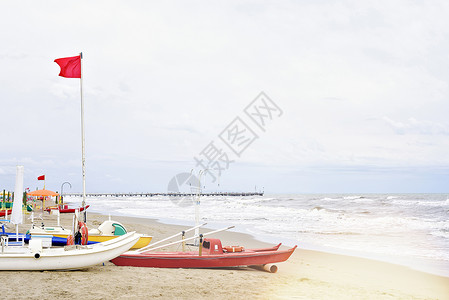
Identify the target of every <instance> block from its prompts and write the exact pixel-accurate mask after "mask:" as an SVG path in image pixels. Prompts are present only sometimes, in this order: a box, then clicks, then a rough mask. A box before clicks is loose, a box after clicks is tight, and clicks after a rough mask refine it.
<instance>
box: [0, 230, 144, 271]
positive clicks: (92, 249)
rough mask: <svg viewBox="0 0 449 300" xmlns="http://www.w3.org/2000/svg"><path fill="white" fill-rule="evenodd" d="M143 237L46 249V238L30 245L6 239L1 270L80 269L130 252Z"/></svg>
mask: <svg viewBox="0 0 449 300" xmlns="http://www.w3.org/2000/svg"><path fill="white" fill-rule="evenodd" d="M139 238H140V235H139V234H137V233H135V232H134V231H133V232H129V233H127V234H125V235H122V236H120V237H118V238H115V239H112V240H109V241H106V242H103V243H98V244H93V245H85V246H80V245H72V246H65V247H61V248H45V247H43V245H42V239H39V238H37V239H31V240H30V243H29V245H28V246H20V245H19V246H11V245H8V242H7V241H6V239H5V238H3V239H2V252H1V253H0V270H3V271H6V270H10V271H35V270H36V271H37V270H39V271H43V270H77V269H83V268H87V267H90V266H94V265H97V264H100V263H103V262H106V261H109V260H111V259H113V258H115V257H117V256H119V255H121V254H122V253H124V252H126V251H128V250H129V249H130V248H131V247H132V246H133V245H134V244H135V243H136V242H137V240H138V239H139Z"/></svg>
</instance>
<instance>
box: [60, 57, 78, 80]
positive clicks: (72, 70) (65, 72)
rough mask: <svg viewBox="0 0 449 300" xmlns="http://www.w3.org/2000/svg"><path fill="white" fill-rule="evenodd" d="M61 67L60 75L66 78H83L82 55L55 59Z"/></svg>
mask: <svg viewBox="0 0 449 300" xmlns="http://www.w3.org/2000/svg"><path fill="white" fill-rule="evenodd" d="M55 63H57V64H58V65H59V67H61V72H60V73H59V76H62V77H65V78H81V55H78V56H73V57H64V58H57V59H55Z"/></svg>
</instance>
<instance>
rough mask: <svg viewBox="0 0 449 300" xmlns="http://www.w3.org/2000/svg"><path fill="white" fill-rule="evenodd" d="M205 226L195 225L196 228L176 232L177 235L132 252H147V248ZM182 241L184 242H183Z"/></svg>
mask: <svg viewBox="0 0 449 300" xmlns="http://www.w3.org/2000/svg"><path fill="white" fill-rule="evenodd" d="M206 224H207V223H203V224H200V225H197V226H195V227H192V228H189V229H186V230H183V231H181V232H178V233H177V234H174V235H172V236H169V237H168V238H165V239H163V240H160V241H157V242H155V243H152V244H150V245H148V246H145V247H143V248H140V249H137V250H134V252H142V251H145V250H147V249H148V248H152V247H154V246H155V245H158V244H160V243H163V242H165V241H168V240H170V239H172V238H174V237H177V236H178V235H181V236H182V235H183V234H184V233H186V232H189V231H192V230H195V229H197V228H200V227H202V226H204V225H206ZM184 241H185V240H184Z"/></svg>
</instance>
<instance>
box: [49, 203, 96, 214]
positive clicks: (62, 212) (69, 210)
mask: <svg viewBox="0 0 449 300" xmlns="http://www.w3.org/2000/svg"><path fill="white" fill-rule="evenodd" d="M89 206H90V205H86V206H84V207H79V208H61V207H58V208H54V207H48V208H46V209H45V210H46V211H48V212H49V211H51V210H52V209H58V210H59V213H61V214H67V213H74V212H75V210H79V211H83V210H85V209H88V208H89Z"/></svg>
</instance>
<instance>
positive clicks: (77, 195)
mask: <svg viewBox="0 0 449 300" xmlns="http://www.w3.org/2000/svg"><path fill="white" fill-rule="evenodd" d="M198 195H199V196H230V197H247V196H263V192H248V193H242V192H215V193H200V194H195V193H191V194H189V193H88V194H86V196H87V197H155V196H168V197H187V196H198ZM64 196H72V197H82V196H83V194H82V193H64Z"/></svg>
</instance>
